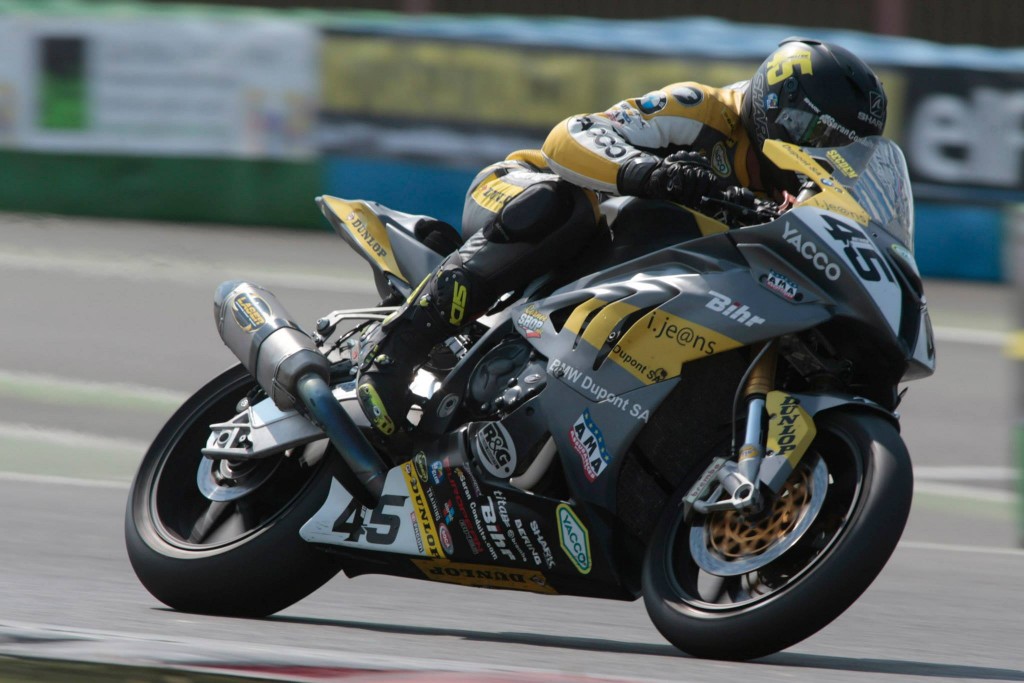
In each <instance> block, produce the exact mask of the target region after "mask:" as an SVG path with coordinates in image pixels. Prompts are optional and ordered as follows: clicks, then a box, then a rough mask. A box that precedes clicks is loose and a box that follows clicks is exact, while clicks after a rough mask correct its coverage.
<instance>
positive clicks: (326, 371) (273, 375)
mask: <svg viewBox="0 0 1024 683" xmlns="http://www.w3.org/2000/svg"><path fill="white" fill-rule="evenodd" d="M213 315H214V319H215V321H216V323H217V332H218V333H220V338H221V339H222V340H223V341H224V344H225V345H226V346H227V347H228V348H229V349H230V350H231V352H232V353H233V354H235V356H236V357H237V358H238V360H240V361H241V362H242V365H243V366H245V369H246V370H248V371H249V373H250V374H251V375H252V376H253V377H254V378H255V379H256V382H257V383H258V384H259V385H260V387H262V388H263V390H264V391H265V392H267V396H269V397H270V398H271V400H273V401H274V403H275V404H276V405H277V407H278V408H280V409H281V410H293V409H296V410H300V411H301V410H302V408H303V407H304V408H305V410H306V412H308V415H309V416H311V417H312V418H313V420H314V421H315V422H316V423H317V424H318V425H319V426H320V427H321V428H322V429H323V430H324V433H325V434H326V435H327V437H328V438H329V439H330V440H331V443H332V444H334V447H335V448H336V449H337V450H338V453H339V454H340V455H341V458H342V465H343V466H342V468H341V469H342V471H341V472H339V476H340V477H341V479H342V483H343V484H345V486H346V488H349V490H350V492H351V493H352V495H353V496H354V497H355V498H356V499H357V500H359V502H360V503H363V505H365V506H366V507H368V508H375V507H376V506H377V502H378V501H379V500H380V495H381V492H382V491H383V489H384V478H385V476H386V474H387V469H388V468H387V466H386V465H385V464H384V462H383V460H381V458H380V456H379V455H378V454H377V451H375V450H374V449H373V446H371V445H370V442H369V441H367V440H366V437H365V436H363V434H362V432H360V431H359V428H358V427H356V425H355V423H354V422H352V419H351V418H350V417H349V416H348V414H347V413H346V412H345V411H344V410H343V409H342V407H341V406H340V405H339V404H338V401H337V399H335V398H334V394H333V393H332V392H331V388H330V386H329V384H328V380H329V379H330V374H331V364H330V362H329V361H328V360H327V358H326V357H325V356H324V355H323V354H322V353H320V352H319V351H318V350H317V348H316V346H315V345H314V344H313V340H312V339H310V338H309V336H308V335H306V333H305V332H303V331H302V330H301V329H300V328H299V326H298V325H297V324H296V323H294V322H293V321H292V319H291V316H289V315H288V312H287V311H286V310H285V308H284V306H283V305H282V304H281V302H280V301H278V300H277V297H275V296H274V295H273V294H272V293H271V292H270V291H268V290H266V289H264V288H262V287H260V286H259V285H254V284H252V283H249V282H242V281H240V280H231V281H229V282H224V283H222V284H221V285H220V286H219V287H217V292H216V294H214V298H213Z"/></svg>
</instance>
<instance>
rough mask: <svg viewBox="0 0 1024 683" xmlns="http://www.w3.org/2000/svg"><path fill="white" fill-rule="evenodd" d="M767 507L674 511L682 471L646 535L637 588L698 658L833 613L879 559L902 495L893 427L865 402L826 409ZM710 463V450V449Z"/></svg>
mask: <svg viewBox="0 0 1024 683" xmlns="http://www.w3.org/2000/svg"><path fill="white" fill-rule="evenodd" d="M815 424H816V427H817V430H818V434H817V436H816V437H815V440H814V442H813V443H812V445H811V448H810V449H809V451H808V452H807V454H805V456H804V458H803V460H802V461H801V463H800V466H799V467H798V468H797V469H796V471H795V472H794V473H793V475H792V476H791V477H790V479H789V481H788V482H787V483H786V485H785V487H784V488H783V490H782V492H781V493H780V495H779V496H778V497H777V499H776V500H775V501H774V503H773V504H771V506H770V507H769V509H767V510H765V511H763V512H762V513H761V514H759V515H756V516H755V515H750V516H745V515H742V514H740V513H738V512H735V511H728V512H713V513H710V514H708V515H699V514H694V515H693V516H692V517H691V518H690V519H689V520H686V521H684V520H683V507H682V505H681V501H682V498H683V497H684V496H685V495H686V493H687V491H688V489H689V487H690V486H691V485H692V483H693V482H692V481H691V482H684V484H683V485H682V486H681V487H680V489H679V491H677V493H676V495H675V497H674V498H673V499H672V500H671V501H670V503H669V504H668V505H666V507H665V512H664V513H663V514H662V517H661V520H660V521H659V523H658V525H657V527H656V528H655V532H654V535H653V537H652V539H651V542H650V544H649V546H648V550H647V554H646V556H645V559H644V568H643V595H644V603H645V605H646V607H647V611H648V614H649V615H650V617H651V621H652V622H653V623H654V625H655V626H656V627H657V628H658V630H659V631H660V632H661V634H662V635H663V636H664V637H665V638H666V639H667V640H669V641H670V642H671V643H672V644H673V645H675V646H676V647H678V648H679V649H680V650H683V651H684V652H687V653H689V654H691V655H695V656H697V657H705V658H711V659H728V660H747V659H754V658H757V657H762V656H765V655H768V654H771V653H773V652H778V651H779V650H783V649H785V648H787V647H790V646H791V645H793V644H795V643H797V642H799V641H801V640H803V639H804V638H807V637H808V636H810V635H812V634H813V633H816V632H817V631H818V630H820V629H821V628H824V627H825V626H826V625H827V624H829V623H830V622H831V621H832V620H834V619H835V618H836V617H838V616H839V615H840V614H842V612H843V611H844V610H846V608H848V607H849V606H850V605H852V604H853V603H854V601H855V600H857V598H858V597H859V596H860V595H861V594H862V593H863V592H864V591H865V590H866V589H867V587H868V586H869V585H870V584H871V582H872V581H874V579H875V577H876V576H877V575H878V573H879V572H880V571H881V570H882V568H883V567H884V566H885V563H886V562H887V561H888V559H889V557H890V555H891V554H892V552H893V550H894V549H895V548H896V544H897V542H898V541H899V539H900V536H901V535H902V533H903V528H904V526H905V524H906V520H907V516H908V515H909V512H910V502H911V498H912V495H913V474H912V471H911V465H910V457H909V455H908V454H907V450H906V447H905V446H904V444H903V441H902V439H901V438H900V436H899V433H898V432H897V430H896V428H895V426H894V425H893V424H892V423H891V422H889V421H888V420H886V419H885V418H883V417H882V416H879V415H877V414H872V413H869V412H866V411H841V410H839V411H831V412H828V413H825V414H823V415H821V416H820V417H818V418H816V419H815ZM709 462H710V458H709Z"/></svg>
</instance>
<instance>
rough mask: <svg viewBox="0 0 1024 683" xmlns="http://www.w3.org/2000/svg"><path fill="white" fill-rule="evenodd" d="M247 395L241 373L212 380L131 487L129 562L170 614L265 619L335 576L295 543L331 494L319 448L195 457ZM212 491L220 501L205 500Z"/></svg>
mask: <svg viewBox="0 0 1024 683" xmlns="http://www.w3.org/2000/svg"><path fill="white" fill-rule="evenodd" d="M255 389H256V386H255V382H254V381H253V379H252V377H251V376H250V375H249V373H248V372H246V370H245V369H244V368H243V367H242V366H240V365H239V366H236V367H234V368H232V369H230V370H228V371H226V372H224V373H223V374H221V375H220V376H218V377H217V378H215V379H213V380H212V381H210V382H209V383H208V384H207V385H206V386H204V387H203V388H202V389H200V390H199V391H198V392H197V393H196V394H195V395H193V396H192V397H191V398H190V399H188V401H186V402H185V404H184V405H182V407H181V408H179V409H178V411H177V412H176V413H175V414H174V415H173V416H172V417H171V419H170V420H169V421H168V423H167V424H166V425H165V426H164V428H163V429H162V430H161V432H160V433H159V435H158V436H157V438H156V439H155V440H154V442H153V444H152V445H151V446H150V448H149V451H148V452H147V453H146V455H145V457H144V458H143V460H142V464H141V465H140V467H139V471H138V473H137V474H136V476H135V480H134V482H133V483H132V486H131V490H130V493H129V496H128V506H127V511H126V515H125V541H126V544H127V549H128V557H129V559H130V560H131V563H132V567H133V568H134V569H135V573H136V575H137V576H138V577H139V580H140V581H141V582H142V584H143V585H144V586H145V587H146V589H147V590H149V592H150V593H152V594H153V596H154V597H156V598H157V599H158V600H160V601H161V602H163V603H164V604H166V605H168V606H169V607H172V608H174V609H177V610H181V611H184V612H195V613H202V614H217V615H230V616H246V617H261V616H266V615H268V614H273V613H274V612H278V611H280V610H282V609H284V608H285V607H288V606H289V605H291V604H293V603H295V602H297V601H299V600H301V599H302V598H304V597H306V596H307V595H309V594H310V593H312V592H313V591H314V590H316V589H317V588H319V587H320V586H322V585H323V584H324V583H326V582H327V581H328V580H329V579H330V578H331V577H333V576H334V575H335V574H337V573H338V571H339V570H340V569H341V565H340V563H339V561H338V559H336V558H335V557H332V556H331V555H328V554H326V553H324V552H322V551H320V550H317V549H316V548H314V547H313V546H311V545H309V544H308V543H306V542H305V541H304V540H302V538H300V537H299V528H300V527H301V526H302V525H303V524H304V523H305V522H306V521H307V520H308V519H309V518H310V517H312V516H313V514H314V513H315V512H316V511H317V509H318V508H319V507H320V506H321V505H322V504H323V502H324V500H325V499H326V497H327V492H328V489H329V487H330V483H331V478H332V477H331V467H330V466H329V465H330V452H328V453H327V454H326V455H325V454H324V451H323V442H320V443H319V444H310V445H308V446H305V447H300V448H296V449H294V452H292V453H290V454H288V455H284V454H282V455H278V456H270V457H269V458H266V459H261V460H257V461H254V462H250V463H230V462H227V461H223V462H214V461H210V460H208V459H204V457H203V455H202V453H201V452H200V449H201V448H203V447H204V446H205V445H206V440H207V438H208V436H209V434H210V425H211V424H212V423H216V422H224V421H227V420H228V419H230V418H232V417H234V416H235V414H236V413H237V412H239V411H238V409H237V406H238V403H239V401H241V400H242V399H244V398H246V397H247V396H250V395H252V392H254V390H255ZM203 480H206V481H207V482H213V483H207V484H206V486H205V487H203V486H200V482H203ZM211 486H214V487H216V488H217V489H218V493H217V494H216V495H214V496H213V497H214V498H220V499H221V500H211V499H210V495H211V494H210V487H211ZM203 488H206V492H205V493H204V491H203Z"/></svg>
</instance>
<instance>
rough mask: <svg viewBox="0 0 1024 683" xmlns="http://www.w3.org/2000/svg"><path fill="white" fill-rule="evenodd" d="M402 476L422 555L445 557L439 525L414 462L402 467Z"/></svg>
mask: <svg viewBox="0 0 1024 683" xmlns="http://www.w3.org/2000/svg"><path fill="white" fill-rule="evenodd" d="M402 474H403V475H404V476H405V485H406V486H407V487H408V489H409V500H410V501H411V502H412V516H413V521H414V522H415V526H414V527H413V531H414V532H415V533H416V545H417V549H418V550H419V551H420V552H419V554H420V555H428V556H430V557H445V553H444V546H443V545H442V544H441V538H440V536H439V535H438V531H437V523H436V522H435V521H434V517H433V516H432V515H431V514H430V502H429V501H428V500H427V496H426V493H425V492H424V490H423V483H422V482H421V481H420V478H419V476H417V474H416V471H415V468H414V467H413V464H412V462H407V463H405V464H404V465H402Z"/></svg>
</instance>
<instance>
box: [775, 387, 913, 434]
mask: <svg viewBox="0 0 1024 683" xmlns="http://www.w3.org/2000/svg"><path fill="white" fill-rule="evenodd" d="M790 395H791V396H793V397H795V398H797V399H799V401H800V407H801V408H803V409H804V410H806V411H807V412H808V414H809V415H811V417H816V416H818V415H821V414H823V413H827V412H829V411H831V410H836V409H837V408H844V407H850V408H857V409H858V410H869V411H871V412H875V413H878V414H879V415H881V416H882V417H884V418H886V419H887V420H889V421H890V422H892V423H893V425H894V426H895V427H896V428H897V429H899V424H900V420H899V416H898V415H897V414H896V413H894V412H892V411H891V410H887V409H886V408H884V407H883V406H881V405H879V404H878V403H875V402H874V401H872V400H870V399H867V398H864V397H863V396H854V395H853V394H814V393H807V394H797V393H793V394H790Z"/></svg>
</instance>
